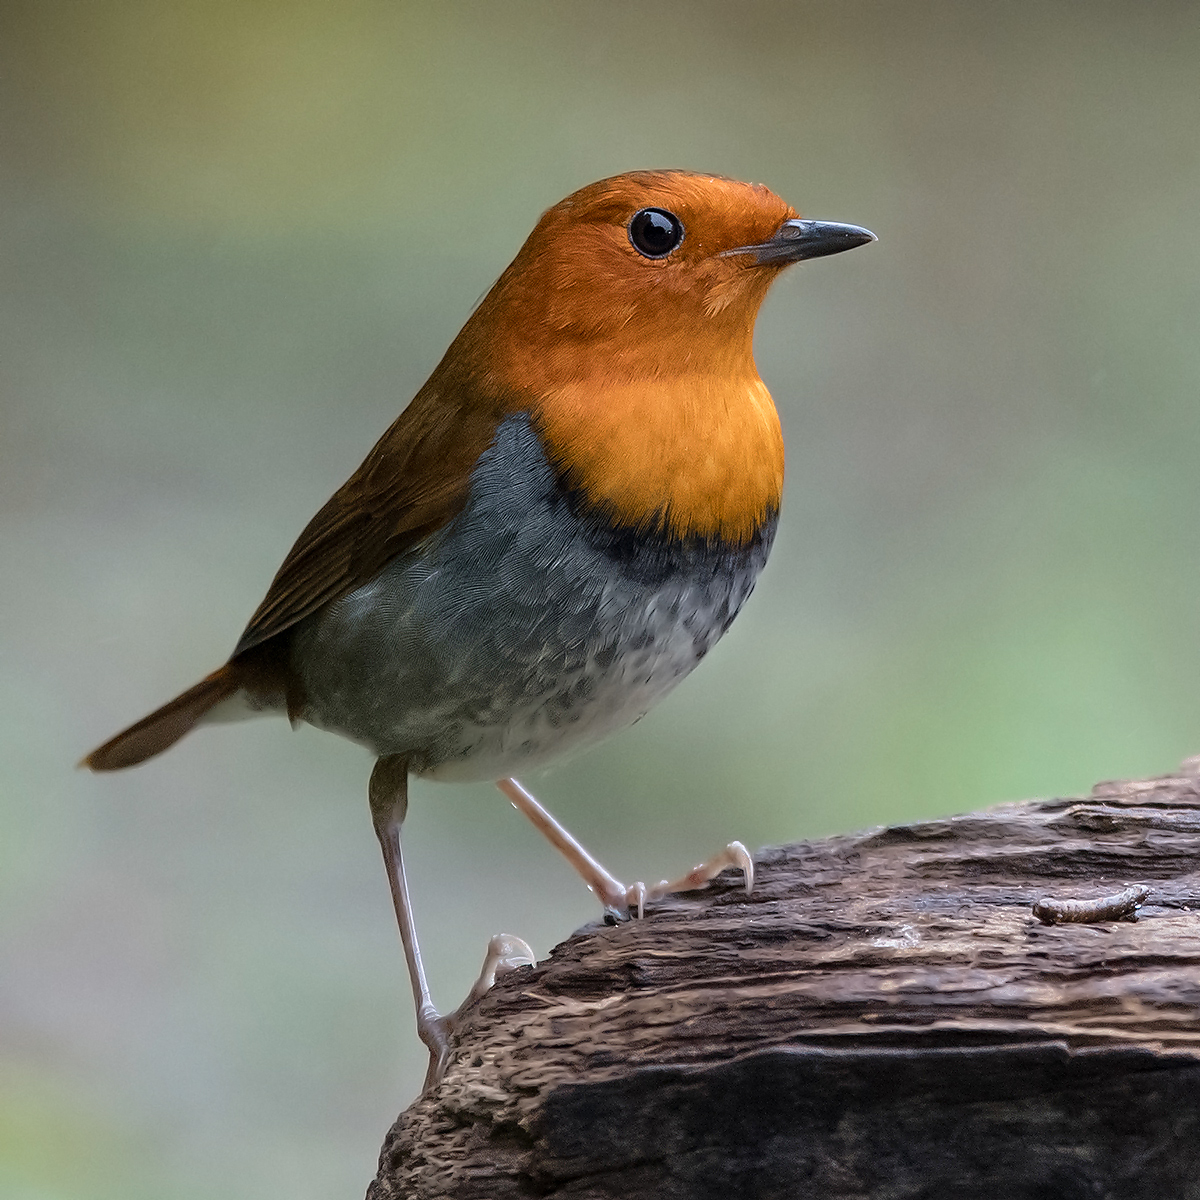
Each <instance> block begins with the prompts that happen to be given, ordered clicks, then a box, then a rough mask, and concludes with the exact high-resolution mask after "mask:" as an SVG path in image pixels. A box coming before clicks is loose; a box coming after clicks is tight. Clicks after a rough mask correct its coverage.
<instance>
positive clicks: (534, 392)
mask: <svg viewBox="0 0 1200 1200" xmlns="http://www.w3.org/2000/svg"><path fill="white" fill-rule="evenodd" d="M875 240H876V238H875V235H874V234H873V233H871V232H870V231H868V230H866V229H864V228H862V227H860V226H857V225H848V224H842V223H838V222H830V221H817V220H810V219H803V218H801V217H800V216H799V214H798V213H797V211H796V210H795V209H793V208H792V207H791V206H790V205H789V204H787V203H785V201H783V200H782V199H781V198H780V197H779V196H777V195H776V194H775V193H774V192H772V191H771V190H770V189H769V188H767V187H765V186H764V185H761V184H750V183H743V182H739V181H737V180H734V179H730V178H726V177H724V176H720V175H709V174H702V173H697V172H691V171H682V170H652V171H631V172H627V173H625V174H622V175H616V176H613V177H611V178H608V179H603V180H600V181H599V182H597V183H593V184H590V185H589V186H586V187H584V188H581V189H580V190H578V191H576V192H574V193H572V194H571V195H570V196H568V197H567V198H566V199H564V200H562V201H561V202H560V203H558V204H556V205H554V206H553V207H552V208H550V209H548V210H547V211H546V212H545V213H544V214H543V215H542V217H541V219H540V220H539V221H538V223H537V225H536V226H535V227H534V229H533V232H532V233H531V234H530V235H529V237H528V239H527V240H526V241H525V243H524V245H523V246H522V247H521V249H520V251H519V252H518V253H517V256H516V258H515V259H514V260H513V262H512V263H511V264H510V265H509V267H508V268H507V269H506V270H505V271H504V272H503V274H502V275H501V276H500V278H499V279H498V281H497V282H496V283H495V285H494V286H493V287H492V288H491V290H490V291H489V292H488V293H487V294H486V296H485V297H484V298H483V300H482V301H480V302H479V304H478V305H477V307H476V308H475V310H474V312H473V313H472V314H471V316H470V318H469V319H468V320H467V322H466V324H465V325H464V326H463V328H462V330H461V331H460V332H459V334H458V336H457V337H456V338H455V339H454V340H453V342H452V343H451V345H450V347H449V349H448V350H447V351H446V354H445V356H444V357H443V358H442V360H441V361H440V363H439V364H438V365H437V367H436V368H435V369H434V371H433V373H432V375H430V377H429V379H428V380H427V382H426V383H425V384H424V386H423V387H421V389H420V390H419V391H418V392H417V394H416V396H415V397H413V399H412V400H411V402H410V403H409V404H408V405H407V407H405V408H404V409H403V410H402V412H401V413H400V416H399V417H398V418H397V419H396V421H395V422H394V423H393V424H392V425H391V427H390V428H389V429H388V430H387V431H386V432H385V433H384V434H383V436H382V437H381V438H380V440H379V441H378V443H377V444H376V445H375V447H374V448H373V449H372V450H371V452H370V453H369V454H368V455H367V457H366V459H365V460H364V462H363V463H362V465H361V466H360V467H359V468H358V470H357V471H355V472H354V474H353V475H352V476H351V477H350V478H349V480H348V481H347V482H346V483H345V484H343V485H342V487H340V488H339V489H338V490H337V491H336V492H335V493H334V495H333V497H332V498H331V499H330V500H329V502H328V503H327V504H326V505H325V506H324V507H323V508H322V509H321V510H320V511H319V512H318V513H317V515H316V516H315V517H314V518H313V519H312V520H311V521H310V522H309V524H308V525H307V526H306V527H305V528H304V530H303V532H302V533H301V534H300V536H299V538H298V540H297V541H296V543H295V545H294V546H293V547H292V549H291V551H290V552H289V553H288V555H287V556H286V558H285V559H284V561H283V564H282V566H281V567H280V568H279V571H278V573H277V574H276V576H275V578H274V580H273V582H272V583H271V585H270V588H269V589H268V591H267V594H266V597H265V598H264V599H263V601H262V603H261V604H260V605H259V607H258V609H257V610H256V611H255V613H254V614H253V616H252V617H251V618H250V622H249V624H248V625H247V626H246V629H245V631H244V632H243V634H242V636H241V638H240V640H239V641H238V643H237V645H236V646H235V647H234V650H233V653H232V655H231V656H230V658H229V660H228V661H227V662H226V663H225V664H224V665H223V666H221V667H220V668H218V669H217V670H216V671H214V672H213V673H212V674H210V675H208V676H207V677H206V678H204V679H202V680H201V681H200V682H199V683H197V684H196V685H195V686H193V687H191V688H189V689H188V690H187V691H185V692H183V693H182V694H181V695H179V696H177V697H176V698H175V699H174V700H171V701H170V702H169V703H167V704H165V705H163V706H162V707H161V708H158V709H157V710H155V711H154V712H152V713H151V714H150V715H149V716H147V717H145V718H143V719H142V720H140V721H138V722H137V723H136V724H134V725H131V726H130V727H129V728H127V729H125V730H124V731H122V732H121V733H118V734H117V735H116V736H115V737H113V738H111V739H110V740H109V741H107V742H105V743H104V744H103V745H102V746H100V747H99V748H97V749H95V750H93V751H92V752H91V753H90V754H88V755H87V757H86V758H85V759H84V760H83V764H82V765H85V766H87V767H89V768H91V769H92V770H94V771H114V770H118V769H121V768H125V767H131V766H134V765H136V764H138V763H141V762H143V761H145V760H146V759H148V758H151V757H153V756H154V755H157V754H160V753H161V752H162V751H164V750H166V749H167V748H168V747H170V746H171V745H173V744H174V743H175V742H177V741H178V740H179V739H180V738H182V737H183V736H184V735H185V734H187V733H189V732H190V731H191V730H192V729H193V728H195V727H196V726H198V725H203V724H208V723H213V722H218V721H222V722H223V721H228V720H231V719H237V718H241V717H251V716H254V715H256V714H272V713H276V714H284V715H286V716H287V717H288V718H289V719H290V720H291V721H292V723H293V724H296V723H298V722H307V723H308V724H310V725H314V726H316V727H318V728H321V729H325V730H329V731H331V732H333V733H337V734H340V735H342V736H343V737H346V738H349V739H351V740H353V741H355V742H358V743H360V744H362V745H364V746H366V747H367V748H368V749H369V750H370V751H371V753H372V754H373V755H374V756H375V760H376V761H375V764H374V767H373V769H372V772H371V776H370V781H369V784H368V801H369V807H370V812H371V817H372V822H373V825H374V829H375V833H376V835H377V837H378V840H379V843H380V846H381V848H382V852H383V858H384V864H385V868H386V871H387V876H388V881H389V885H390V890H391V894H392V900H393V905H394V908H395V913H396V919H397V923H398V926H399V931H400V939H401V942H402V945H403V949H404V954H405V958H406V961H407V966H408V973H409V978H410V982H411V985H412V991H413V999H414V1003H415V1007H416V1023H417V1033H418V1035H419V1037H420V1038H421V1040H422V1041H423V1042H424V1043H425V1045H426V1047H427V1048H428V1050H429V1054H430V1060H429V1070H428V1072H427V1075H426V1081H425V1086H426V1088H428V1087H430V1086H432V1085H433V1084H434V1083H436V1082H437V1080H438V1079H440V1078H441V1076H442V1074H443V1072H444V1071H445V1069H446V1064H447V1062H448V1060H449V1056H450V1055H451V1053H452V1049H453V1045H454V1030H455V1023H456V1021H457V1020H458V1017H459V1014H460V1013H461V1011H462V1010H461V1008H460V1009H459V1010H457V1011H456V1012H454V1013H449V1014H446V1015H442V1014H441V1013H439V1012H438V1010H437V1008H436V1006H435V1005H434V1003H433V999H432V996H431V994H430V989H429V985H428V982H427V980H426V976H425V971H424V967H423V963H422V959H421V951H420V945H419V942H418V939H417V932H416V927H415V923H414V919H413V910H412V903H411V899H410V896H409V889H408V884H407V879H406V874H405V866H404V853H403V846H402V839H401V830H402V825H403V822H404V818H405V814H406V812H407V809H408V781H409V779H410V777H419V778H423V779H432V780H492V781H495V782H496V783H497V786H498V787H499V788H500V790H501V791H502V792H503V793H504V794H505V795H506V796H507V797H508V798H509V800H510V801H512V803H513V804H514V805H515V806H516V807H517V808H518V809H519V810H520V811H521V812H523V813H524V814H525V815H526V816H527V817H529V819H530V820H531V821H532V822H533V823H534V825H535V826H536V827H537V828H538V829H539V830H540V831H541V832H542V833H543V834H545V836H546V837H547V838H548V839H549V840H550V842H551V843H552V844H553V845H554V846H555V847H556V848H557V849H558V850H560V851H561V852H562V853H563V854H564V855H565V856H566V857H567V859H568V860H569V861H570V862H571V864H572V865H573V866H574V867H575V868H576V870H577V871H578V872H579V874H580V875H581V876H582V877H583V880H584V882H585V883H586V884H587V886H588V887H589V888H591V890H592V891H593V892H594V893H595V895H596V897H597V898H598V899H599V900H600V902H601V905H602V906H603V911H604V914H605V916H606V919H608V920H609V921H610V922H612V921H617V920H624V919H626V918H628V917H629V916H630V915H631V914H633V913H635V912H636V914H637V916H639V917H640V916H642V914H643V911H644V908H645V905H646V904H647V902H649V901H652V900H654V899H657V898H659V897H661V896H663V895H666V894H668V893H670V892H674V891H682V890H691V889H694V888H698V887H700V886H702V885H704V884H705V883H707V882H708V881H709V880H711V879H713V878H715V877H716V875H717V874H718V873H719V872H720V871H722V870H723V869H724V868H726V867H730V866H732V867H735V868H738V869H740V870H741V872H742V879H743V882H744V884H745V887H746V889H747V891H749V889H750V888H751V887H752V885H753V878H754V875H753V859H752V858H751V856H750V855H749V853H748V852H747V851H746V849H745V847H744V846H743V845H742V844H741V843H740V842H731V843H729V845H728V846H726V847H725V848H724V849H722V850H721V851H720V852H719V853H718V854H716V855H714V857H713V858H712V859H710V860H708V861H707V862H705V863H701V864H700V865H699V866H697V867H696V868H694V869H693V870H692V871H690V872H688V873H687V874H685V875H684V876H682V877H680V878H679V879H676V880H675V881H673V882H668V881H666V880H664V881H662V882H661V883H659V884H657V885H655V886H653V887H647V886H646V885H645V884H644V883H635V884H631V885H628V886H626V885H625V884H623V883H621V882H620V880H619V879H618V878H617V877H615V876H614V875H612V874H610V873H609V872H608V871H607V870H606V869H605V868H604V867H603V866H602V865H601V864H600V863H599V862H598V861H597V860H596V859H595V858H594V857H593V856H592V855H591V854H590V853H589V852H588V851H587V850H586V849H585V848H584V847H583V846H582V845H581V844H580V843H579V842H578V841H577V840H576V839H575V838H574V837H573V836H572V835H571V834H570V833H569V832H568V831H567V830H566V829H565V828H564V827H563V826H562V825H561V824H559V822H558V821H557V820H556V819H555V818H554V817H553V816H552V815H551V814H550V813H549V812H548V811H547V810H546V809H545V808H543V807H542V805H541V804H540V803H539V802H538V801H537V799H536V798H535V797H534V796H533V794H532V793H531V792H529V791H528V790H527V789H526V788H525V787H524V786H523V785H522V784H521V783H519V782H518V781H517V779H516V778H515V775H516V773H517V772H518V771H519V772H522V773H524V772H526V771H528V770H530V769H532V768H535V767H540V766H541V765H543V764H544V763H546V762H548V761H550V760H552V759H554V758H556V757H558V756H560V755H562V754H564V753H566V752H568V751H577V750H580V749H582V748H584V747H586V746H589V745H592V744H594V743H596V742H597V741H599V740H600V739H601V738H603V737H605V736H607V735H608V734H610V733H613V732H615V731H617V730H619V729H621V728H623V727H625V726H628V725H630V724H632V723H633V722H634V721H636V720H637V719H639V718H640V717H641V716H642V715H643V714H644V713H645V712H646V711H647V710H648V709H649V708H650V707H651V706H652V705H654V704H655V703H656V702H657V701H658V700H660V699H661V698H662V697H663V696H664V695H666V694H667V693H668V692H670V691H671V689H672V688H674V687H675V685H676V684H678V683H679V682H680V681H681V680H682V679H683V678H684V677H685V676H687V675H688V674H689V673H690V672H691V671H692V669H693V668H694V667H695V666H696V665H697V664H698V663H699V662H700V660H701V659H702V658H703V657H704V656H705V654H706V653H707V652H708V651H709V650H710V649H711V647H712V646H713V645H714V644H715V643H716V641H717V640H718V639H719V638H720V637H721V635H722V634H723V633H724V632H725V630H726V629H728V627H729V625H730V624H731V622H732V621H733V619H734V618H735V617H736V616H737V614H738V612H739V610H740V609H741V608H742V606H743V604H744V602H745V601H746V599H747V597H748V596H749V595H750V592H751V590H752V588H753V587H754V584H755V580H756V579H757V577H758V574H759V572H760V571H761V569H762V567H763V565H764V563H765V562H766V560H767V555H768V553H769V552H770V549H771V544H772V541H773V539H774V536H775V530H776V525H777V522H778V519H779V511H780V503H781V499H782V487H783V469H784V446H783V437H782V432H781V429H780V422H779V416H778V413H777V410H776V408H775V404H774V401H773V400H772V398H771V395H770V393H769V391H768V390H767V387H766V385H765V384H764V383H763V381H762V379H761V378H760V376H759V373H758V370H757V368H756V366H755V361H754V354H753V335H754V325H755V320H756V317H757V314H758V311H759V307H760V305H761V304H762V301H763V299H764V298H765V296H766V294H767V291H768V289H769V288H770V286H771V284H772V283H773V281H774V280H775V279H776V278H777V277H778V276H779V274H780V273H781V272H782V271H783V269H784V268H786V267H787V266H789V265H791V264H794V263H799V262H802V261H805V260H808V259H813V258H819V257H824V256H827V255H832V254H838V253H841V252H843V251H846V250H850V249H852V248H854V247H856V246H861V245H865V244H866V243H868V242H873V241H875ZM533 961H534V958H533V954H532V951H531V950H530V949H529V947H528V946H527V945H526V944H525V943H524V942H523V941H522V940H521V939H519V938H516V937H513V936H511V935H503V934H502V935H497V936H496V937H495V938H493V939H492V941H491V943H490V944H489V947H488V953H487V956H486V958H485V962H484V968H483V970H482V971H481V973H480V978H479V981H478V982H477V983H476V985H475V987H474V988H473V989H472V996H474V995H477V994H479V993H480V992H481V991H483V990H485V989H486V988H487V987H488V986H490V985H491V983H492V982H493V981H494V979H495V977H496V976H497V975H498V974H501V973H503V972H505V971H508V970H512V969H514V968H515V967H517V966H520V965H522V964H525V963H532V962H533ZM469 999H470V997H468V1000H469Z"/></svg>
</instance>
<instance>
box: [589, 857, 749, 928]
mask: <svg viewBox="0 0 1200 1200" xmlns="http://www.w3.org/2000/svg"><path fill="white" fill-rule="evenodd" d="M726 867H736V868H737V869H738V870H739V871H741V873H742V879H743V880H744V882H745V886H746V895H747V896H748V895H750V893H751V891H753V889H754V859H753V858H752V857H751V854H750V851H749V850H747V849H746V847H745V846H743V845H742V843H741V842H730V843H729V845H728V846H726V847H725V849H724V850H722V851H720V853H718V854H714V855H713V856H712V858H710V859H708V860H707V861H706V862H702V863H699V864H698V865H696V866H694V867H693V868H692V869H691V870H690V871H689V872H688V873H687V874H686V875H682V876H680V878H678V879H675V880H667V879H664V880H662V881H661V882H660V883H656V884H655V885H654V886H653V887H647V886H646V885H645V884H644V883H631V884H630V885H629V886H628V887H626V886H625V885H624V884H620V883H617V881H616V880H613V881H612V882H613V884H614V885H615V886H613V888H612V889H611V890H610V892H609V893H608V894H605V895H601V896H600V902H601V903H602V904H603V905H604V919H605V921H607V922H608V924H610V925H615V924H616V923H617V922H618V921H626V920H628V919H629V916H630V913H631V912H632V911H635V910H636V912H637V915H638V918H639V919H640V918H641V917H642V916H643V914H644V913H645V911H646V901H647V900H659V899H661V898H662V897H663V896H667V895H670V894H671V893H672V892H692V891H695V890H696V889H697V888H700V887H703V886H704V885H705V884H706V883H708V882H710V881H711V880H713V879H715V878H716V877H717V876H718V875H720V873H721V872H722V871H723V870H725V868H726Z"/></svg>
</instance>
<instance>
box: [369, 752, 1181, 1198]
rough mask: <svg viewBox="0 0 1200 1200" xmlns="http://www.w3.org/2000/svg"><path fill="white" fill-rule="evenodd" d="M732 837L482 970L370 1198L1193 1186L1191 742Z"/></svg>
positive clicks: (387, 1151)
mask: <svg viewBox="0 0 1200 1200" xmlns="http://www.w3.org/2000/svg"><path fill="white" fill-rule="evenodd" d="M756 865H757V871H758V881H757V883H756V886H755V888H754V892H753V894H752V895H751V896H749V897H747V896H746V895H745V893H744V891H743V890H742V889H741V888H740V887H739V886H738V883H737V880H736V879H735V878H734V877H733V874H732V873H731V872H728V873H726V875H724V876H722V877H721V878H720V879H719V880H717V881H716V882H715V883H714V884H713V885H711V886H710V887H708V888H707V889H705V890H703V891H700V892H695V893H692V894H690V895H687V896H680V897H674V898H670V899H666V900H662V901H659V902H658V903H656V904H655V905H653V907H652V908H651V909H650V910H649V912H648V913H647V915H646V917H645V919H644V920H641V921H630V922H627V923H624V924H621V925H618V926H606V925H604V924H602V923H600V922H596V923H595V924H592V925H588V926H585V927H584V928H583V929H581V930H579V931H578V932H577V933H575V934H574V936H572V937H571V938H569V939H568V940H567V941H565V942H564V943H562V945H560V946H558V947H557V948H556V949H555V950H554V951H553V952H552V954H551V956H550V958H549V959H548V960H546V961H545V962H542V963H539V964H538V965H537V966H536V967H532V968H522V969H521V970H518V971H516V972H513V973H512V974H510V975H508V976H507V977H505V978H503V979H502V980H501V981H500V982H499V983H498V984H497V985H496V987H494V988H493V989H492V991H491V992H489V993H488V994H487V995H486V996H484V997H483V998H482V1000H480V1001H479V1002H478V1003H477V1004H475V1005H474V1007H473V1008H471V1009H469V1010H468V1012H467V1013H466V1014H465V1018H464V1021H463V1023H462V1025H461V1027H460V1030H459V1042H458V1046H457V1049H456V1052H455V1054H454V1056H453V1059H452V1061H451V1063H450V1065H449V1068H448V1070H447V1072H446V1074H445V1077H444V1078H443V1080H442V1081H441V1083H440V1085H439V1086H437V1087H436V1089H434V1090H432V1091H431V1092H429V1093H428V1094H426V1095H423V1096H421V1097H420V1098H419V1099H418V1100H417V1101H415V1102H414V1103H413V1104H412V1106H411V1107H410V1108H408V1110H407V1111H406V1112H404V1113H403V1114H401V1116H400V1118H399V1120H398V1121H397V1122H396V1124H395V1125H394V1127H393V1128H392V1130H391V1132H390V1133H389V1135H388V1137H387V1140H386V1142H385V1144H384V1147H383V1152H382V1156H381V1159H380V1166H379V1174H378V1177H377V1178H376V1180H375V1182H374V1183H373V1184H372V1185H371V1188H370V1189H369V1191H368V1193H367V1194H368V1200H399V1198H400V1197H404V1198H405V1200H426V1198H432V1197H447V1196H453V1197H455V1198H456V1200H476V1198H478V1200H485V1198H486V1200H509V1198H512V1200H515V1198H517V1197H521V1198H523V1200H524V1198H528V1197H556V1198H557V1197H562V1198H566V1197H571V1198H572V1200H580V1198H585V1197H586V1198H596V1200H600V1198H608V1197H621V1198H622V1200H633V1198H641V1197H645V1198H647V1200H648V1198H650V1197H654V1198H655V1200H664V1198H665V1200H673V1198H680V1200H682V1198H687V1200H699V1198H708V1197H713V1198H716V1197H723V1198H724V1197H739V1198H740V1197H748V1198H758V1197H789V1198H793V1197H808V1196H814V1197H820V1198H821V1200H842V1198H847V1200H848V1198H850V1197H854V1198H864V1197H887V1198H889V1200H891V1198H896V1200H899V1198H904V1200H909V1198H916V1197H929V1198H930V1200H932V1198H934V1197H936V1198H937V1200H948V1198H949V1200H954V1198H958V1197H962V1198H966V1197H971V1198H978V1197H983V1198H986V1200H1010V1198H1011V1200H1017V1198H1020V1200H1033V1198H1035V1197H1037V1198H1041V1200H1048V1198H1051V1197H1053V1198H1055V1200H1075V1198H1078V1200H1083V1198H1084V1197H1087V1198H1089V1200H1094V1198H1098V1197H1112V1198H1114V1200H1115V1198H1117V1197H1119V1198H1120V1200H1140V1198H1142V1197H1146V1198H1148V1200H1149V1198H1153V1200H1177V1198H1182V1200H1200V922H1198V921H1197V917H1196V912H1195V910H1196V909H1197V908H1198V907H1200V760H1188V762H1186V763H1184V765H1183V767H1182V768H1181V769H1180V772H1179V773H1178V774H1176V775H1170V776H1164V777H1161V778H1157V779H1149V780H1137V781H1126V782H1109V783H1101V784H1098V785H1097V786H1096V787H1095V788H1094V789H1093V791H1092V793H1091V795H1090V796H1088V797H1087V798H1083V799H1080V798H1075V799H1059V800H1049V801H1033V802H1027V803H1018V804H1005V805H1001V806H999V807H996V808H992V809H988V810H986V811H983V812H976V813H970V814H968V815H965V816H960V817H954V818H950V819H946V820H936V821H923V822H920V823H917V824H911V825H898V826H892V827H889V828H881V829H875V830H872V831H868V832H866V833H863V834H859V835H857V836H853V837H832V838H825V839H821V840H818V841H811V842H803V843H799V844H796V845H789V846H782V847H775V848H768V849H765V850H762V851H760V852H759V854H758V855H757V857H756ZM1132 885H1143V887H1144V888H1147V889H1149V890H1148V893H1145V895H1146V898H1145V900H1144V902H1143V903H1142V905H1141V907H1140V909H1138V910H1137V911H1136V913H1131V912H1127V914H1126V916H1125V918H1124V919H1122V918H1120V917H1117V916H1114V915H1113V913H1114V912H1116V909H1112V910H1111V911H1106V910H1105V909H1104V908H1103V906H1100V907H1099V908H1098V910H1097V911H1098V913H1099V916H1098V917H1097V915H1096V913H1093V914H1091V917H1090V918H1089V917H1088V915H1087V914H1086V913H1085V914H1084V920H1083V921H1064V922H1063V923H1049V924H1047V923H1045V922H1046V921H1047V920H1049V921H1051V922H1056V918H1055V915H1054V914H1055V909H1054V905H1056V904H1059V903H1060V902H1061V901H1064V900H1094V899H1097V898H1103V897H1110V896H1112V895H1113V894H1115V893H1119V892H1121V891H1122V890H1123V889H1126V888H1128V887H1130V886H1132ZM1128 900H1129V898H1128V897H1126V905H1125V907H1126V909H1129V908H1131V904H1130V903H1129V902H1128ZM1039 901H1048V902H1049V903H1050V907H1049V908H1048V909H1046V910H1045V911H1044V912H1043V915H1042V918H1040V919H1039V917H1038V916H1035V915H1034V905H1035V904H1037V903H1038V902H1039ZM1070 907H1071V906H1069V905H1068V906H1067V909H1066V910H1064V911H1069V910H1070ZM1117 907H1118V908H1119V907H1120V906H1117ZM1060 916H1061V912H1060ZM1131 918H1132V919H1131Z"/></svg>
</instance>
